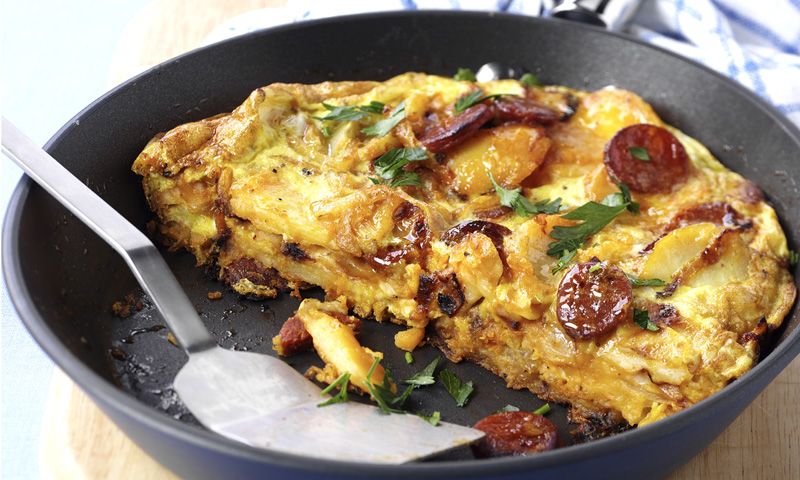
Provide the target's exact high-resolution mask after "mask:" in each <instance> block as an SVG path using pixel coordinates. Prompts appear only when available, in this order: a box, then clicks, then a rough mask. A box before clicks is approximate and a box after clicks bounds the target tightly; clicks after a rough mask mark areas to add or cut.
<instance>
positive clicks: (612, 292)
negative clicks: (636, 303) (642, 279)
mask: <svg viewBox="0 0 800 480" xmlns="http://www.w3.org/2000/svg"><path fill="white" fill-rule="evenodd" d="M557 301H558V304H557V307H556V316H557V318H558V321H559V322H560V323H561V325H562V326H563V327H564V330H565V331H566V332H567V334H568V335H569V336H570V337H572V338H574V339H576V340H587V339H592V338H597V337H601V336H603V335H606V334H608V333H611V332H612V331H613V330H614V329H615V328H617V326H619V325H620V324H623V323H630V322H631V321H632V320H633V291H632V289H631V282H630V280H628V277H627V276H625V273H624V272H623V271H622V270H620V269H619V268H617V267H615V266H613V265H607V264H605V263H603V262H599V261H597V260H593V261H590V262H586V263H579V264H576V265H574V266H573V267H572V268H571V269H570V270H569V271H568V272H567V273H566V275H564V278H562V279H561V283H560V284H559V285H558V295H557Z"/></svg>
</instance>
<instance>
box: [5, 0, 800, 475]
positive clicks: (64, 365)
mask: <svg viewBox="0 0 800 480" xmlns="http://www.w3.org/2000/svg"><path fill="white" fill-rule="evenodd" d="M432 14H433V15H439V16H443V17H451V18H453V17H478V18H484V19H491V18H493V17H500V18H504V17H514V18H516V19H519V20H521V21H527V22H530V23H531V24H532V25H533V24H541V23H548V24H552V23H553V22H555V23H558V24H560V25H562V26H563V27H564V28H577V29H589V30H591V31H592V32H595V33H596V34H600V35H608V36H612V37H616V38H619V39H622V40H624V41H627V42H632V43H634V44H638V45H640V46H644V47H646V48H650V49H653V50H655V51H658V52H661V53H666V54H668V55H670V56H672V57H674V58H676V59H679V60H680V61H682V62H684V63H687V64H689V65H690V66H691V67H694V68H695V69H696V68H700V69H701V70H703V71H705V72H706V73H710V74H712V75H714V76H716V77H717V78H718V79H720V80H722V81H723V83H724V84H725V85H727V86H728V87H729V88H731V89H733V90H734V91H735V93H736V94H737V95H740V96H743V97H744V98H745V99H746V100H747V101H749V103H751V104H752V105H753V106H754V107H756V108H758V109H760V110H761V111H763V112H764V113H765V114H766V115H767V116H768V117H770V119H771V120H773V121H774V123H775V125H776V126H778V127H780V128H781V129H782V130H783V131H784V132H785V134H786V135H787V136H788V137H789V138H791V139H792V140H794V142H795V143H796V144H797V145H798V150H799V151H800V130H798V128H797V127H796V126H795V125H794V124H792V123H791V122H790V121H789V120H788V119H787V118H786V117H785V116H783V114H781V113H780V112H778V111H777V110H776V109H775V108H774V107H772V106H771V105H768V104H767V103H766V102H765V101H764V100H762V99H761V98H760V97H758V96H757V95H756V94H754V93H753V92H751V91H749V90H747V89H746V88H745V87H744V86H741V85H740V84H738V83H736V82H734V81H733V80H731V79H729V78H727V77H725V76H723V75H721V74H719V73H717V72H715V71H713V70H711V69H710V68H708V67H706V66H704V65H701V64H698V63H696V62H693V61H691V60H689V59H686V58H684V57H681V56H679V55H677V54H674V53H672V52H670V51H667V50H664V49H663V48H660V47H656V46H653V45H650V44H647V43H644V42H642V41H640V40H638V39H635V38H631V37H628V36H625V35H622V34H618V33H614V32H608V31H604V30H601V29H598V28H596V27H591V26H586V25H581V24H575V23H572V22H566V21H560V20H550V19H541V18H536V17H527V16H521V15H514V14H507V13H495V12H469V11H450V10H442V11H430V10H426V11H424V12H410V11H401V12H378V13H367V14H359V15H348V16H341V17H333V18H327V19H321V20H313V21H307V22H301V23H296V24H289V25H282V26H277V27H272V28H266V29H262V30H258V31H254V32H250V33H247V34H245V35H242V36H239V37H234V38H231V39H228V40H224V41H222V42H218V43H215V44H212V45H208V46H203V47H200V48H197V49H194V50H192V51H190V52H187V53H185V54H182V55H180V56H178V57H175V58H173V59H170V60H167V61H165V62H163V63H161V64H159V65H157V66H154V67H152V68H151V69H148V70H146V71H145V72H142V73H141V74H139V75H137V76H135V77H133V78H131V79H129V80H127V81H125V82H123V83H122V84H120V85H118V86H117V87H115V88H114V89H112V90H110V91H109V92H107V93H105V94H104V95H102V96H101V97H99V98H98V99H97V100H95V101H93V102H92V103H90V104H89V105H88V106H87V107H86V108H84V109H83V110H81V111H80V112H79V113H78V114H76V115H75V116H74V117H73V118H72V119H71V120H70V121H69V122H67V123H66V124H65V125H64V126H63V127H61V128H60V129H59V130H58V131H57V132H56V134H55V135H53V137H52V138H51V139H50V140H49V141H48V142H47V143H46V145H45V149H51V148H53V147H54V146H55V145H56V144H57V143H58V142H59V141H60V140H61V138H62V137H64V136H65V135H67V134H68V133H69V132H70V130H71V129H72V128H74V127H75V125H76V121H77V120H79V119H80V118H81V117H83V116H84V115H86V114H88V113H90V112H91V111H92V110H93V109H95V108H96V107H98V106H99V105H101V104H103V103H105V102H106V101H108V100H109V99H110V98H113V97H115V96H117V95H119V94H121V93H123V92H124V90H125V89H126V88H127V87H128V86H129V85H130V84H132V83H135V82H136V81H137V80H138V79H139V78H141V77H145V76H149V75H152V74H153V72H155V71H157V70H159V69H161V68H164V67H166V66H168V65H171V64H173V63H178V62H180V61H181V60H182V59H183V58H184V57H187V56H191V55H195V54H197V53H199V52H201V51H204V50H206V49H212V48H221V47H222V46H226V47H227V46H231V45H235V44H237V43H238V42H246V41H250V40H251V39H252V38H254V37H259V36H262V35H269V34H271V33H273V32H281V31H292V30H306V29H313V28H315V27H316V26H319V25H328V24H332V23H338V22H347V21H358V20H369V19H379V18H380V19H383V18H397V17H413V16H420V15H432ZM32 186H34V184H33V182H32V180H30V179H29V178H27V177H26V176H23V178H22V179H21V180H20V182H19V184H18V185H17V187H16V188H15V190H14V192H13V194H12V196H11V198H10V200H9V203H8V209H7V211H6V214H5V219H4V224H3V232H2V266H3V276H4V280H5V282H6V286H7V288H8V291H9V296H10V298H11V301H12V303H13V304H14V307H15V309H16V310H17V312H18V314H19V316H20V319H21V320H22V322H23V324H24V325H25V327H26V329H27V330H28V331H29V332H30V333H31V335H32V336H33V337H34V339H35V340H36V342H37V343H38V344H39V346H40V347H41V348H42V349H43V350H44V351H45V352H46V353H47V354H48V356H50V358H51V359H52V360H53V361H54V363H56V364H57V365H58V366H59V368H61V369H62V370H64V371H65V372H66V373H67V374H68V375H69V376H70V377H71V378H72V379H73V380H74V381H75V382H76V383H77V384H78V385H79V386H80V387H81V388H82V389H83V390H84V391H85V392H87V393H88V394H89V396H91V397H92V398H94V399H95V400H96V401H98V403H100V404H101V406H103V407H105V408H111V407H112V406H116V408H117V409H118V410H120V411H121V412H122V413H123V414H124V415H126V416H128V417H130V418H136V420H137V421H139V422H141V423H142V424H143V425H145V426H146V427H148V428H150V429H152V430H155V431H157V432H159V433H161V434H163V435H165V436H167V437H174V438H177V439H179V440H180V441H183V442H187V443H189V444H191V445H193V446H195V447H199V448H203V449H209V450H214V451H217V452H219V453H223V454H226V455H231V456H235V457H240V458H242V459H243V460H249V461H255V462H260V463H265V464H274V465H275V466H283V467H287V468H292V469H297V470H305V471H309V472H320V473H322V472H324V473H337V474H357V475H382V474H388V473H394V474H399V473H404V474H422V475H434V476H436V475H452V474H458V475H461V476H481V475H487V474H495V475H497V474H502V473H512V472H519V471H521V470H523V469H524V470H525V471H529V472H532V471H534V470H535V469H537V468H547V467H551V466H555V465H564V464H567V463H569V462H573V461H580V460H584V459H587V458H591V457H596V456H602V455H604V454H607V453H611V452H615V451H619V450H622V449H624V448H625V447H626V446H629V445H634V444H640V443H642V442H646V441H648V440H650V439H654V438H658V437H662V436H667V435H670V434H671V433H673V432H676V431H679V430H681V429H683V428H685V427H686V426H688V425H691V424H692V423H694V421H695V420H696V419H699V418H701V417H704V416H706V415H707V414H709V413H710V412H711V411H713V410H714V408H715V406H716V405H717V404H719V403H720V402H723V401H725V400H726V399H729V398H730V399H733V398H738V397H739V396H741V395H743V394H744V392H743V390H744V388H745V387H746V386H747V385H748V384H750V383H752V382H754V381H757V379H759V378H765V379H768V380H771V379H772V378H774V376H776V375H777V374H778V373H779V372H780V371H781V370H783V369H784V368H785V366H786V365H787V364H788V363H789V362H790V361H791V360H792V359H793V358H794V357H795V356H796V355H797V354H798V353H800V328H797V329H796V330H795V331H793V332H792V333H790V334H789V336H788V337H787V338H786V339H784V341H783V342H781V344H780V345H778V346H777V347H776V348H775V349H774V350H773V351H772V352H770V353H769V355H767V357H766V358H764V359H763V360H762V361H760V362H759V363H758V364H757V365H756V366H755V367H753V368H752V369H751V370H749V371H748V372H747V373H745V374H744V375H743V376H741V377H740V378H738V379H737V380H736V381H734V382H733V383H731V384H730V385H728V386H726V387H725V388H724V389H722V390H720V391H718V392H716V393H714V394H713V395H711V396H709V397H707V398H706V399H704V400H702V401H701V402H698V403H697V404H695V405H693V406H692V407H690V408H687V409H685V410H683V411H681V412H678V413H676V414H674V415H671V416H670V417H669V418H666V419H663V420H662V421H659V422H655V423H654V424H651V425H646V426H643V427H639V428H635V429H632V430H630V431H627V432H624V433H621V434H617V435H614V436H611V437H608V438H604V439H600V440H595V441H592V442H588V443H586V444H582V445H573V446H570V447H567V448H563V449H556V450H553V451H550V452H545V453H541V454H538V455H536V456H531V457H516V458H498V459H490V460H480V461H457V462H435V463H410V464H404V465H379V464H368V463H355V462H339V461H330V460H320V459H315V458H311V457H304V456H298V455H291V454H285V453H280V452H274V451H269V450H265V449H257V448H254V447H249V446H247V445H244V444H239V443H237V442H234V441H232V440H228V439H226V438H224V437H221V436H219V435H216V434H214V433H212V432H210V431H207V430H204V429H200V428H197V427H194V426H191V425H186V424H183V423H181V422H180V421H178V420H174V419H171V418H169V417H168V416H165V415H164V414H163V413H161V412H159V411H158V410H156V409H153V408H152V407H150V406H148V405H145V404H144V403H142V402H140V401H138V400H137V399H135V398H134V397H132V396H130V395H129V394H128V393H127V392H125V391H123V390H121V389H119V388H118V387H116V386H115V385H113V384H112V383H111V382H109V381H108V380H107V379H105V378H104V377H101V376H100V375H98V374H97V373H95V372H94V371H93V370H92V369H91V368H89V367H88V366H87V365H85V364H84V363H83V362H81V361H80V360H79V359H78V358H77V357H75V356H74V355H73V354H72V353H71V352H70V351H69V350H68V349H67V348H66V347H65V346H64V345H63V343H61V341H60V339H59V338H58V337H57V336H56V335H55V334H54V333H53V332H52V331H51V330H50V329H49V328H48V327H47V325H46V322H45V320H44V317H43V316H42V315H40V313H39V312H38V310H37V309H36V306H35V305H34V303H33V297H32V295H31V292H30V291H29V290H28V289H27V287H26V285H25V284H24V275H23V270H22V266H21V263H20V259H19V256H18V255H16V253H17V252H18V251H19V241H18V240H19V238H18V235H17V234H18V233H19V225H20V222H21V220H22V216H21V214H20V213H21V209H20V207H21V206H22V205H23V204H24V203H25V201H26V200H27V198H28V195H29V193H30V190H31V187H32ZM36 188H38V187H36ZM105 408H104V409H105ZM165 420H166V421H165Z"/></svg>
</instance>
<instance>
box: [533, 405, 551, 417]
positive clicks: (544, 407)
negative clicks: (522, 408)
mask: <svg viewBox="0 0 800 480" xmlns="http://www.w3.org/2000/svg"><path fill="white" fill-rule="evenodd" d="M533 413H535V414H536V415H547V414H548V413H550V404H549V403H545V404H544V405H542V406H541V407H539V408H537V409H536V410H534V411H533Z"/></svg>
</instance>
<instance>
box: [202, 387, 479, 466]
mask: <svg viewBox="0 0 800 480" xmlns="http://www.w3.org/2000/svg"><path fill="white" fill-rule="evenodd" d="M317 404H319V400H317V401H315V402H313V403H307V404H304V405H298V406H296V407H291V408H288V409H286V410H284V411H281V412H277V413H274V414H271V415H267V416H264V417H261V418H252V419H248V420H247V421H245V422H241V423H238V424H233V423H229V424H227V425H226V426H225V427H224V428H223V429H222V430H219V431H218V432H219V433H221V434H223V435H225V436H227V437H229V438H233V439H237V440H239V441H241V442H244V443H247V444H249V445H252V446H254V447H262V448H268V449H270V450H277V451H280V452H285V453H291V454H295V455H303V456H309V457H315V458H322V459H327V460H339V461H348V462H361V463H386V464H399V463H405V462H409V461H412V460H417V459H420V458H425V457H429V456H431V455H433V454H436V453H440V452H445V451H448V450H451V449H454V448H457V447H460V446H462V445H467V444H469V443H472V442H473V441H475V440H477V439H479V438H480V437H482V436H483V432H481V431H480V430H475V429H473V428H468V427H462V426H460V425H455V424H452V423H445V422H441V423H439V425H437V426H433V425H431V424H429V423H428V422H427V421H425V420H424V419H422V418H420V417H418V416H416V415H412V414H405V415H403V414H390V415H387V414H384V413H382V412H381V411H380V410H379V409H378V408H376V407H373V406H370V405H364V404H361V403H355V402H347V403H338V404H334V405H329V406H327V407H318V406H317Z"/></svg>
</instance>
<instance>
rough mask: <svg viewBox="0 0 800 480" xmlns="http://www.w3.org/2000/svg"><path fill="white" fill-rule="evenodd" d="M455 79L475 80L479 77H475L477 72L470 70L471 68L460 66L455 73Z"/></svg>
mask: <svg viewBox="0 0 800 480" xmlns="http://www.w3.org/2000/svg"><path fill="white" fill-rule="evenodd" d="M453 79H454V80H462V81H465V82H474V81H477V80H478V79H477V78H476V77H475V72H473V71H472V70H470V69H469V68H459V69H458V71H457V72H456V74H455V75H453Z"/></svg>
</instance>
